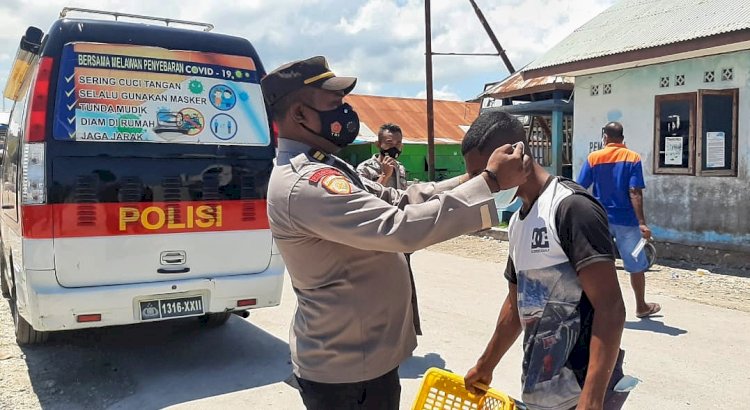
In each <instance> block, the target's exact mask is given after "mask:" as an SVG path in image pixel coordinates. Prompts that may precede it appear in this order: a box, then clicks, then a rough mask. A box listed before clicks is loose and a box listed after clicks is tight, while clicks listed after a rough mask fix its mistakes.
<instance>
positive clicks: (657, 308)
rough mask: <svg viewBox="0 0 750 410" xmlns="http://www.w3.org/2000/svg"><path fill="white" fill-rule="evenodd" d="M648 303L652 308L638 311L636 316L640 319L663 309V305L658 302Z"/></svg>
mask: <svg viewBox="0 0 750 410" xmlns="http://www.w3.org/2000/svg"><path fill="white" fill-rule="evenodd" d="M648 305H649V307H650V308H651V309H649V311H648V312H644V313H636V315H635V317H637V318H638V319H643V318H646V317H649V316H651V315H655V314H657V313H659V312H660V311H661V305H660V304H658V303H649V304H648Z"/></svg>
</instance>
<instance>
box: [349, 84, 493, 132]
mask: <svg viewBox="0 0 750 410" xmlns="http://www.w3.org/2000/svg"><path fill="white" fill-rule="evenodd" d="M345 100H346V102H348V103H349V104H351V106H352V107H354V109H355V110H356V111H357V114H359V119H360V122H362V123H364V124H365V125H366V126H367V127H366V128H369V130H371V131H372V134H370V133H368V132H367V131H368V130H367V129H365V127H362V128H363V130H362V131H360V139H365V140H367V139H371V138H373V137H376V136H377V132H378V129H380V126H381V125H382V124H385V123H387V122H391V123H394V124H397V125H399V126H400V127H401V130H402V131H403V134H404V142H406V143H423V144H425V143H427V102H426V100H424V99H419V98H401V97H379V96H373V95H357V94H350V95H348V96H346V98H345ZM434 108H435V143H436V144H440V143H443V144H457V143H458V144H460V143H461V140H462V139H463V137H464V134H465V132H466V131H465V129H466V128H467V127H468V126H470V125H471V123H472V122H474V120H475V119H476V118H477V117H478V116H479V103H470V102H462V101H442V100H435V103H434ZM462 126H463V129H462ZM368 134H369V135H368Z"/></svg>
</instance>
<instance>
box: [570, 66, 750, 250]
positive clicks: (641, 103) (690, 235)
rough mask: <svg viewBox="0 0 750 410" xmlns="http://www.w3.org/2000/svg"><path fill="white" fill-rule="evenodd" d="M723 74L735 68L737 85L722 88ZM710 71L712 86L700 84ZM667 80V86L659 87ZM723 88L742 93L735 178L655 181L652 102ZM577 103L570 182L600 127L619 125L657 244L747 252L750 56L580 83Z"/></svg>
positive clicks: (725, 83) (593, 146) (677, 177)
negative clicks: (634, 158)
mask: <svg viewBox="0 0 750 410" xmlns="http://www.w3.org/2000/svg"><path fill="white" fill-rule="evenodd" d="M728 67H732V68H734V79H733V80H732V81H722V80H721V70H722V68H728ZM709 70H714V71H715V72H716V74H717V79H716V80H715V82H713V83H704V82H703V74H704V72H705V71H709ZM678 74H685V85H683V86H675V76H676V75H678ZM667 76H668V77H670V86H669V87H667V88H661V87H660V80H661V78H662V77H667ZM603 84H611V85H612V93H611V94H609V95H604V94H603ZM592 85H599V95H597V96H592V95H591V87H592ZM727 88H739V120H738V121H739V122H738V136H739V142H738V167H737V173H738V175H737V177H702V176H682V175H654V174H653V162H654V161H653V159H654V152H653V146H654V97H655V96H656V95H660V94H676V93H683V92H694V91H697V90H698V89H727ZM574 98H575V119H574V134H573V135H574V137H573V174H574V176H577V175H578V173H579V172H580V169H581V164H582V163H583V161H584V160H585V159H586V157H587V155H588V153H589V152H590V151H591V150H593V149H597V148H598V145H599V142H600V140H601V128H602V127H603V126H604V125H605V124H606V123H607V122H608V121H619V122H621V123H622V124H623V126H624V128H625V143H626V144H627V146H628V147H629V148H630V149H632V150H634V151H637V152H638V153H640V154H641V157H642V160H643V171H644V177H645V179H646V191H645V208H646V219H647V221H648V223H649V225H650V226H651V228H652V230H653V233H654V237H655V238H656V239H657V240H661V241H665V242H675V243H682V244H687V245H699V246H707V247H714V248H717V249H727V250H738V251H743V252H750V51H743V52H737V53H730V54H723V55H718V56H712V57H705V58H699V59H692V60H685V61H679V62H674V63H667V64H660V65H653V66H646V67H640V68H634V69H628V70H621V71H615V72H610V73H601V74H595V75H591V76H582V77H577V78H576V86H575V97H574ZM696 137H698V136H696Z"/></svg>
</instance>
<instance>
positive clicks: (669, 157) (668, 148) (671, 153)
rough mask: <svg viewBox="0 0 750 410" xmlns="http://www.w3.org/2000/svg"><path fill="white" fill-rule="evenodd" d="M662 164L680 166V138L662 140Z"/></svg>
mask: <svg viewBox="0 0 750 410" xmlns="http://www.w3.org/2000/svg"><path fill="white" fill-rule="evenodd" d="M664 164H665V165H682V137H665V138H664Z"/></svg>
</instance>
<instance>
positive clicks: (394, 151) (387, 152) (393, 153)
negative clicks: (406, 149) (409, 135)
mask: <svg viewBox="0 0 750 410" xmlns="http://www.w3.org/2000/svg"><path fill="white" fill-rule="evenodd" d="M380 155H383V156H389V157H391V158H393V159H396V158H398V156H399V155H401V150H399V149H398V148H396V147H390V148H388V149H383V148H381V149H380Z"/></svg>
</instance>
